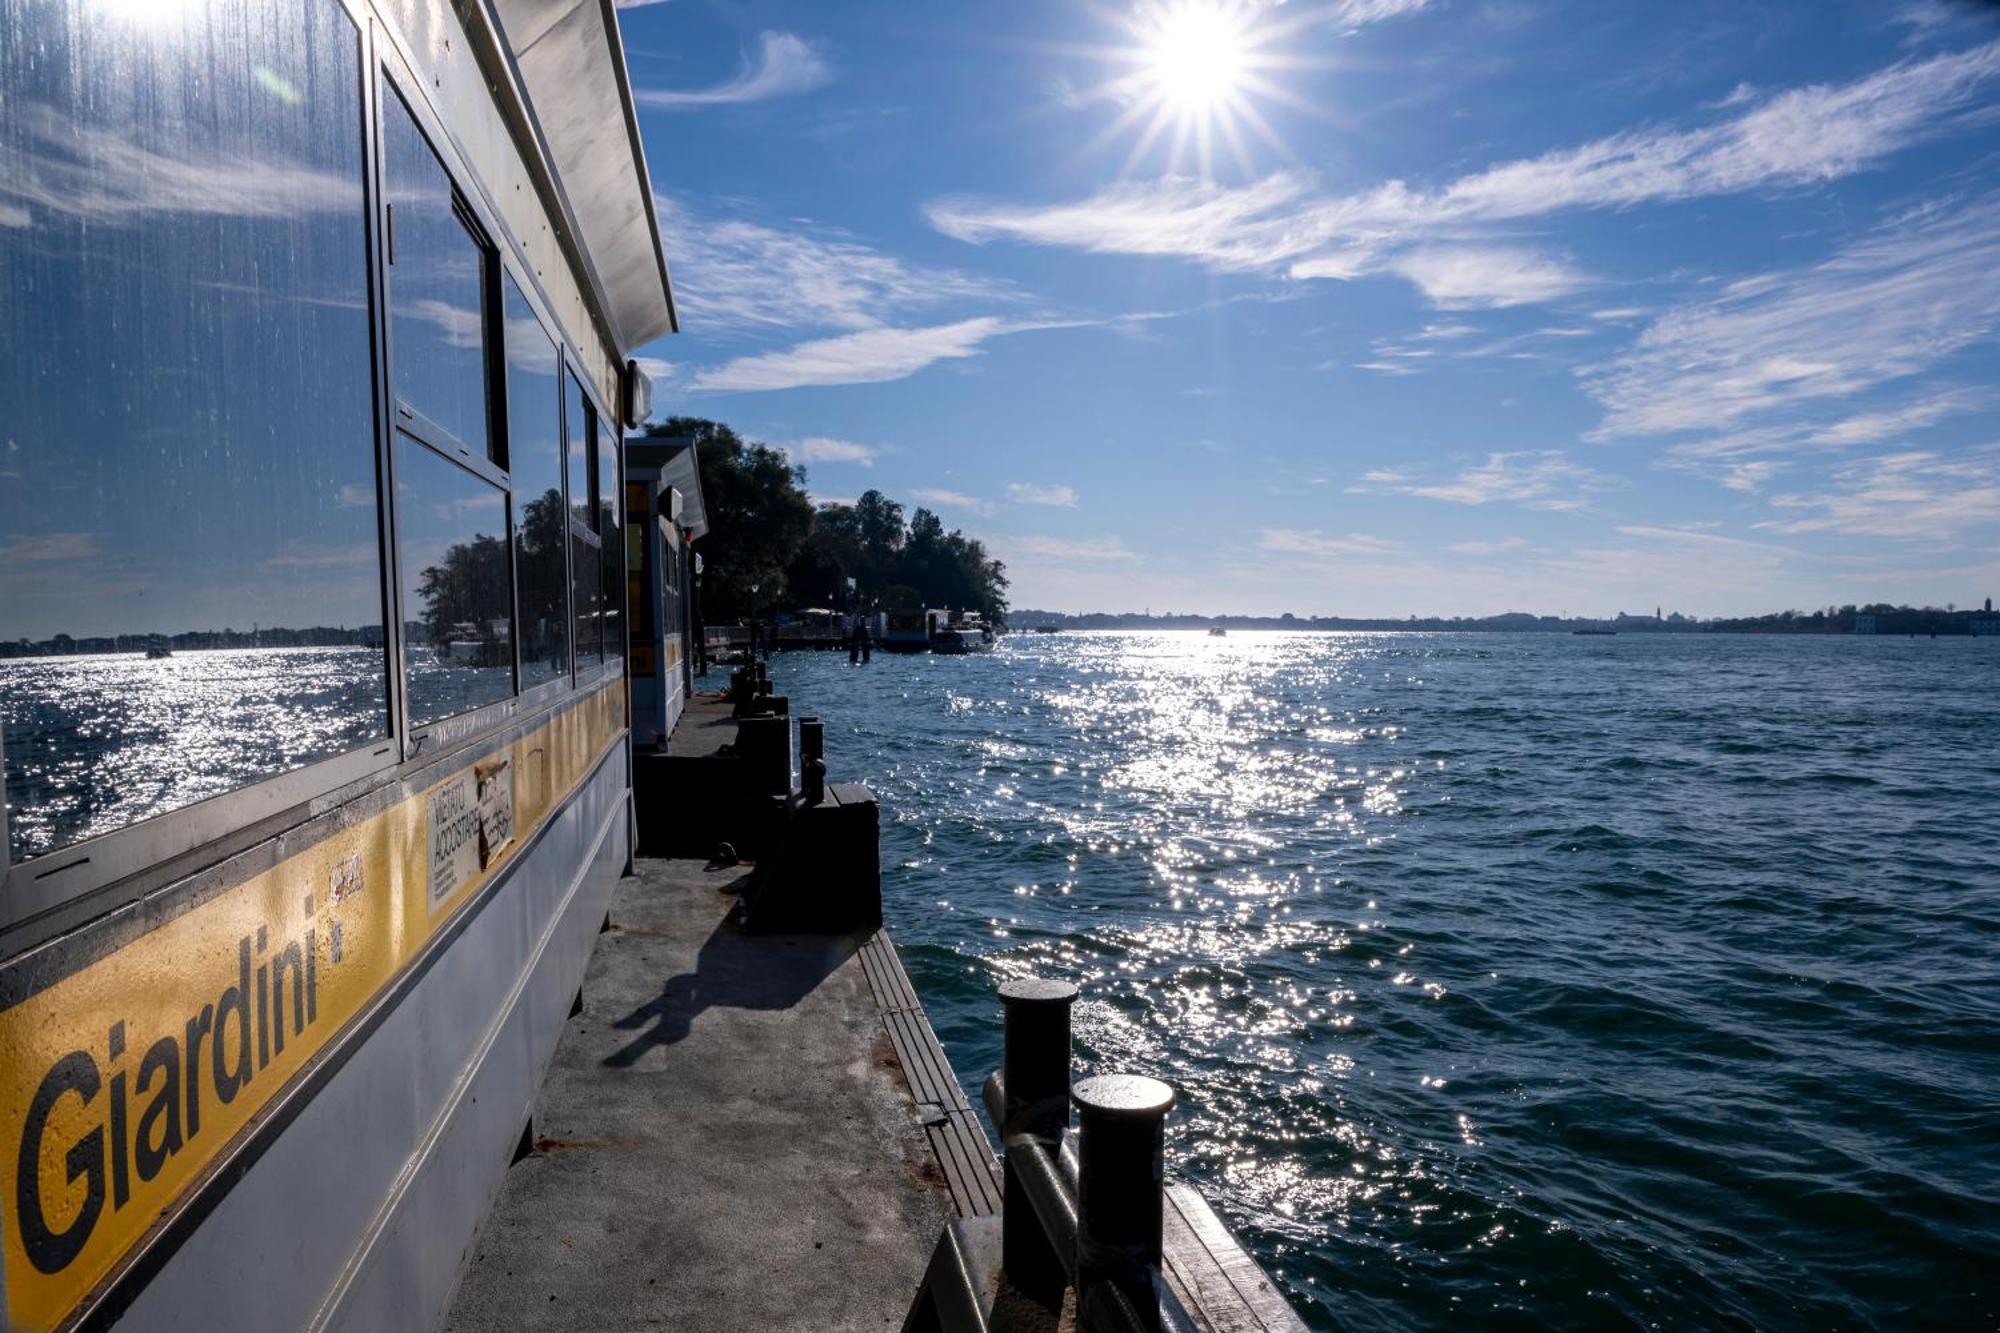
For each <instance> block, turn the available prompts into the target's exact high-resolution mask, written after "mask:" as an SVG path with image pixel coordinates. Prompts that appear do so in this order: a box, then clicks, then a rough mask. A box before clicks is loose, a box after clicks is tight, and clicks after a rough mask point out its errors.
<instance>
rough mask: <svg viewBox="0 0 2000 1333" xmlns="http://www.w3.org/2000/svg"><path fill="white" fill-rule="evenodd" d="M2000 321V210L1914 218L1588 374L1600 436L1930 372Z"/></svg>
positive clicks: (1652, 334) (1740, 292) (1691, 423)
mask: <svg viewBox="0 0 2000 1333" xmlns="http://www.w3.org/2000/svg"><path fill="white" fill-rule="evenodd" d="M1996 320H2000V199H1994V198H1986V199H1981V200H1978V201H1975V202H1973V203H1969V204H1962V205H1957V206H1952V207H1948V208H1941V209H1936V210H1933V211H1930V212H1928V213H1924V214H1918V215H1916V216H1906V217H1903V218H1899V219H1897V220H1895V222H1893V223H1892V224H1890V225H1888V226H1885V227H1883V228H1881V229H1880V230H1878V231H1877V232H1876V233H1875V234H1873V235H1871V236H1869V237H1867V238H1866V239H1864V240H1862V241H1860V242H1858V243H1856V244H1854V245H1852V246H1849V247H1848V248H1847V249H1845V250H1843V251H1841V252H1840V253H1839V254H1836V255H1835V256H1834V257H1833V258H1831V259H1829V260H1827V261H1825V262H1824V263H1821V264H1818V265H1815V266H1813V267H1811V268H1807V269H1803V270H1794V271H1790V272H1782V273H1773V274H1769V275H1766V276H1764V277H1761V278H1756V279H1752V280H1749V281H1746V282H1740V283H1737V284H1736V285H1735V286H1733V287H1731V288H1730V289H1729V290H1727V291H1725V292H1724V293H1723V294H1722V295H1720V296H1718V297H1716V298H1715V299H1713V300H1710V301H1706V302H1702V303H1699V304H1696V305H1690V306H1683V307H1680V308H1677V309H1674V310H1670V311H1668V312H1667V313H1665V314H1664V315H1662V316H1661V317H1660V318H1659V319H1658V320H1656V321H1655V322H1654V323H1653V324H1652V325H1651V327H1649V328H1648V329H1647V330H1646V332H1645V333H1644V334H1642V335H1641V336H1640V338H1639V340H1638V342H1637V343H1635V344H1634V345H1633V347H1632V348H1631V350H1629V351H1627V352H1625V353H1623V354H1621V355H1619V356H1617V357H1615V358H1613V359H1612V360H1610V361H1609V362H1606V363H1605V364H1603V365H1601V366H1598V367H1595V368H1593V369H1591V370H1589V371H1586V372H1585V374H1584V376H1583V387H1584V389H1585V391H1586V392H1588V393H1589V394H1591V396H1593V397H1595V398H1596V399H1597V400H1598V401H1599V402H1600V403H1602V404H1603V405H1604V407H1605V410H1606V414H1605V418H1604V421H1603V423H1602V425H1601V426H1600V427H1599V428H1598V430H1597V432H1596V434H1597V436H1598V437H1600V438H1608V437H1613V436H1621V435H1652V434H1662V433H1667V432H1674V431H1689V430H1715V429H1720V428H1723V427H1728V426H1732V425H1734V424H1735V423H1737V422H1739V421H1741V420H1743V419H1744V418H1747V417H1752V416H1754V415H1757V414H1760V413H1765V412H1770V411H1773V410H1775V409H1781V408H1782V409H1787V410H1794V409H1797V408H1799V407H1800V406H1801V405H1805V404H1810V403H1813V402H1816V401H1823V400H1833V399H1839V398H1845V397H1848V396H1850V395H1853V394H1856V393H1859V392H1861V391H1862V390H1864V389H1868V388H1872V387H1874V386H1875V385H1878V384H1882V383H1885V382H1887V381H1890V380H1894V379H1899V378H1901V377H1903V376H1907V375H1912V374H1915V373H1917V372H1919V371H1923V370H1927V369H1930V368H1931V367H1933V366H1935V365H1936V364H1937V363H1938V362H1939V361H1941V360H1943V359H1944V358H1945V357H1947V356H1949V355H1951V354H1952V353H1954V352H1956V351H1958V350H1960V349H1961V348H1964V347H1966V346H1968V345H1969V344H1971V343H1972V342H1974V341H1975V340H1977V339H1979V338H1981V337H1984V336H1986V335H1988V334H1989V333H1990V332H1991V330H1992V329H1993V327H1994V324H1995V321H1996Z"/></svg>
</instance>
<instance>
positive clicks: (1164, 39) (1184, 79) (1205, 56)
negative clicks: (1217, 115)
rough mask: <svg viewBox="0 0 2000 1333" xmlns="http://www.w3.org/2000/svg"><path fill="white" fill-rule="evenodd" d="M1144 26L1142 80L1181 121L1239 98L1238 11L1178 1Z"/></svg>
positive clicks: (1243, 31) (1243, 66)
mask: <svg viewBox="0 0 2000 1333" xmlns="http://www.w3.org/2000/svg"><path fill="white" fill-rule="evenodd" d="M1145 22H1146V23H1147V30H1144V31H1143V32H1142V40H1143V41H1144V51H1145V62H1146V64H1145V76H1146V78H1147V79H1148V80H1149V81H1150V82H1151V83H1152V85H1153V91H1154V93H1155V95H1156V96H1157V97H1158V98H1159V100H1160V101H1161V102H1163V103H1165V104H1167V105H1169V106H1171V107H1172V108H1173V109H1174V110H1175V111H1176V112H1178V113H1179V114H1181V115H1183V116H1204V115H1208V114H1210V113H1212V112H1214V111H1215V109H1216V108H1217V107H1218V106H1220V105H1223V104H1226V103H1228V102H1230V101H1231V100H1232V99H1234V98H1236V97H1237V96H1239V95H1240V94H1241V93H1242V91H1243V78H1244V75H1245V74H1246V73H1248V72H1249V71H1248V69H1247V61H1246V57H1247V56H1248V54H1249V51H1248V49H1247V41H1246V39H1247V38H1248V36H1249V33H1248V23H1247V20H1246V17H1245V15H1244V14H1243V13H1242V12H1241V11H1239V10H1235V9H1233V8H1225V7H1224V6H1223V5H1221V4H1217V3H1214V2H1213V0H1208V2H1207V3H1204V0H1181V2H1180V3H1178V4H1171V5H1162V6H1160V7H1159V8H1158V9H1155V10H1154V11H1153V12H1152V13H1151V14H1149V15H1147V17H1146V20H1145Z"/></svg>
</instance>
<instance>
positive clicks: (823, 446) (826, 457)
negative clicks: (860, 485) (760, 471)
mask: <svg viewBox="0 0 2000 1333" xmlns="http://www.w3.org/2000/svg"><path fill="white" fill-rule="evenodd" d="M785 452H786V453H788V454H790V455H791V456H792V457H794V458H796V459H798V460H799V461H800V462H801V463H859V464H860V465H861V466H862V467H873V466H874V465H875V455H876V453H877V450H876V449H875V448H874V446H872V445H866V444H856V443H855V442H854V441H853V440H836V439H832V438H830V437H828V436H825V435H813V436H808V437H807V438H805V439H803V440H800V441H799V442H798V443H797V444H793V445H787V446H786V447H785Z"/></svg>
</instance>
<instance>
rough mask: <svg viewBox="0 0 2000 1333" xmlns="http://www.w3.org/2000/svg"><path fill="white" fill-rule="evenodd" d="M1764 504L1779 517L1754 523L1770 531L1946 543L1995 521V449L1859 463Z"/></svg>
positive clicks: (1998, 502)
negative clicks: (1816, 487)
mask: <svg viewBox="0 0 2000 1333" xmlns="http://www.w3.org/2000/svg"><path fill="white" fill-rule="evenodd" d="M1771 505H1772V508H1774V509H1776V510H1779V511H1780V512H1781V513H1783V514H1784V515H1785V516H1784V517H1781V518H1775V519H1770V520H1767V521H1765V522H1762V523H1759V524H1757V526H1758V527H1759V528H1762V529H1766V530H1768V531H1771V532H1783V533H1802V532H1836V533H1844V534H1848V535H1851V536H1866V537H1890V538H1896V539H1900V540H1905V541H1927V542H1933V543H1935V542H1941V541H1943V542H1948V541H1951V540H1953V539H1955V538H1957V537H1958V536H1959V535H1960V534H1962V533H1964V532H1965V531H1966V530H1968V529H1970V528H1974V527H1978V526H1982V525H1986V524H1992V523H2000V448H1993V447H1989V448H1986V449H1981V450H1975V451H1973V452H1972V453H1969V454H1965V455H1960V456H1955V457H1946V456H1944V455H1941V454H1937V453H1932V452H1928V451H1923V450H1910V451H1906V452H1903V453H1895V454H1881V455H1877V456H1875V457H1872V458H1864V459H1858V460H1856V461H1854V462H1852V463H1850V464H1848V465H1846V466H1844V467H1841V468H1838V469H1836V470H1835V471H1834V473H1833V476H1832V478H1831V482H1830V484H1829V485H1828V486H1827V488H1826V489H1824V490H1820V491H1814V492H1803V493H1797V494H1788V495H1777V496H1773V497H1772V498H1771Z"/></svg>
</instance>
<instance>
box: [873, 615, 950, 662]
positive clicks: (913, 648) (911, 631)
mask: <svg viewBox="0 0 2000 1333" xmlns="http://www.w3.org/2000/svg"><path fill="white" fill-rule="evenodd" d="M948 619H949V617H948V616H947V615H946V613H945V612H943V611H934V610H929V609H923V610H915V611H891V612H889V614H888V617H887V619H886V620H885V621H884V624H883V628H882V633H881V634H879V635H877V636H876V639H875V646H876V647H877V648H880V649H881V650H882V651H883V652H885V653H927V652H929V651H930V650H931V635H932V633H933V632H934V631H935V630H936V629H939V628H942V627H943V625H944V624H945V623H946V621H947V620H948Z"/></svg>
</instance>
